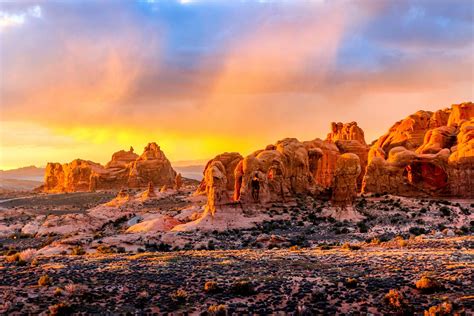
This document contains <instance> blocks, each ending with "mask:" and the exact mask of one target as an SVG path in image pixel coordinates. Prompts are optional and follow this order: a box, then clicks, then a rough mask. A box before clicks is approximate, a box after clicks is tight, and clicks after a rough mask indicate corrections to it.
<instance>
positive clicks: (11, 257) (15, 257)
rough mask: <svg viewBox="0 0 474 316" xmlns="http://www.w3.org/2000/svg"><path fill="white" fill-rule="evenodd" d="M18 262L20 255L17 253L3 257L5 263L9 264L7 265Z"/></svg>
mask: <svg viewBox="0 0 474 316" xmlns="http://www.w3.org/2000/svg"><path fill="white" fill-rule="evenodd" d="M18 260H20V254H19V253H14V254H12V255H7V256H6V257H5V261H6V262H9V263H13V262H18Z"/></svg>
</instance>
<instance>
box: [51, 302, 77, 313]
mask: <svg viewBox="0 0 474 316" xmlns="http://www.w3.org/2000/svg"><path fill="white" fill-rule="evenodd" d="M48 309H49V314H50V315H55V316H61V315H71V313H72V308H71V306H70V305H69V304H68V303H66V302H61V303H58V304H54V305H51V306H50V307H48Z"/></svg>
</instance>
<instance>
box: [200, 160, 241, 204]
mask: <svg viewBox="0 0 474 316" xmlns="http://www.w3.org/2000/svg"><path fill="white" fill-rule="evenodd" d="M242 159H243V157H242V155H241V154H239V153H236V152H233V153H223V154H220V155H217V156H216V157H214V158H213V159H211V160H209V161H208V162H207V164H206V167H205V168H204V172H203V174H204V178H203V180H202V181H201V184H200V185H199V188H198V189H197V191H196V194H197V195H200V194H206V172H207V169H208V168H209V167H210V166H211V164H212V163H213V162H214V161H219V162H221V163H222V165H223V166H224V169H225V176H226V179H227V190H229V191H232V190H234V182H235V180H234V170H235V167H236V166H237V164H238V163H239V162H240V161H241V160H242Z"/></svg>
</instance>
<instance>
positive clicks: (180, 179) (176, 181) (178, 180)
mask: <svg viewBox="0 0 474 316" xmlns="http://www.w3.org/2000/svg"><path fill="white" fill-rule="evenodd" d="M182 186H183V177H182V176H181V173H178V174H177V175H176V177H175V179H174V189H175V190H177V191H179V190H180V189H181V187H182Z"/></svg>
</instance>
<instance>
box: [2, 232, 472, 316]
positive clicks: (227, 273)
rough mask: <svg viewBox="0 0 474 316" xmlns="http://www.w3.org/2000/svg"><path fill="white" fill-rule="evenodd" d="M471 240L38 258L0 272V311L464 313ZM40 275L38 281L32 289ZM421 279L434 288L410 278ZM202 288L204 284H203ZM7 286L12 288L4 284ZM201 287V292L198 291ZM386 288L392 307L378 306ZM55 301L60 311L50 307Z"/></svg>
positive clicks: (469, 286)
mask: <svg viewBox="0 0 474 316" xmlns="http://www.w3.org/2000/svg"><path fill="white" fill-rule="evenodd" d="M473 246H474V239H473V238H472V237H456V238H443V239H428V238H416V239H413V240H410V241H408V242H407V244H404V245H400V244H399V243H396V242H388V243H382V244H370V243H361V244H358V247H360V249H359V248H358V247H355V246H354V245H353V248H352V249H349V248H347V247H334V248H332V247H329V249H328V248H321V247H320V248H315V249H299V248H296V247H294V248H292V249H290V250H289V249H273V250H249V249H247V250H227V251H218V250H215V251H208V250H205V251H204V250H203V251H179V252H145V253H140V254H91V255H79V256H78V255H68V256H48V257H40V258H38V259H37V260H36V261H35V262H34V264H33V265H26V266H22V267H18V266H17V265H15V264H12V263H3V264H2V266H0V269H1V272H2V275H3V277H2V278H1V281H0V286H1V288H2V291H0V293H2V294H1V296H0V312H1V313H22V314H24V313H41V312H45V311H48V310H54V309H55V308H58V306H60V307H61V308H63V309H64V310H68V311H72V312H80V313H87V314H88V313H111V314H116V313H122V314H123V313H134V314H149V313H169V312H173V313H176V312H180V313H181V312H189V313H195V314H199V313H201V312H207V311H208V310H211V311H212V310H213V307H212V306H214V308H215V306H216V305H223V306H221V307H220V308H221V309H222V310H226V311H227V313H229V314H256V315H266V314H269V313H281V314H282V315H283V314H287V313H288V314H294V315H296V314H299V315H301V314H303V315H314V314H325V315H328V314H332V315H334V314H339V315H344V314H345V315H366V314H369V313H370V314H373V315H380V314H396V313H399V314H403V313H405V314H412V313H415V314H421V313H422V312H423V311H424V310H427V309H428V308H430V307H431V306H435V305H438V304H441V303H443V302H445V301H446V302H450V304H452V306H453V309H455V310H456V311H459V312H461V311H464V312H466V313H467V314H470V313H472V312H473V311H474V309H473V308H474V296H473V295H474V286H473V279H472V275H473V272H474V271H473V268H474V266H473V264H474V262H473V250H472V247H473ZM44 275H47V276H48V279H49V281H48V282H47V284H43V285H38V280H39V279H40V277H42V276H44ZM423 275H429V276H430V277H431V278H432V279H433V280H435V281H436V282H437V283H438V284H439V289H436V290H435V291H434V292H432V293H425V292H423V291H422V290H420V289H417V288H416V286H415V281H417V280H418V279H420V278H421V277H422V276H423ZM206 282H210V283H208V284H207V286H206ZM12 285H13V286H12ZM206 290H207V291H206ZM390 290H396V291H398V293H399V294H400V295H401V299H400V302H401V303H400V305H399V306H398V305H396V304H395V305H394V304H391V303H389V301H388V300H387V299H384V297H385V296H386V294H387V293H389V291H390ZM60 304H62V305H60Z"/></svg>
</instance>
